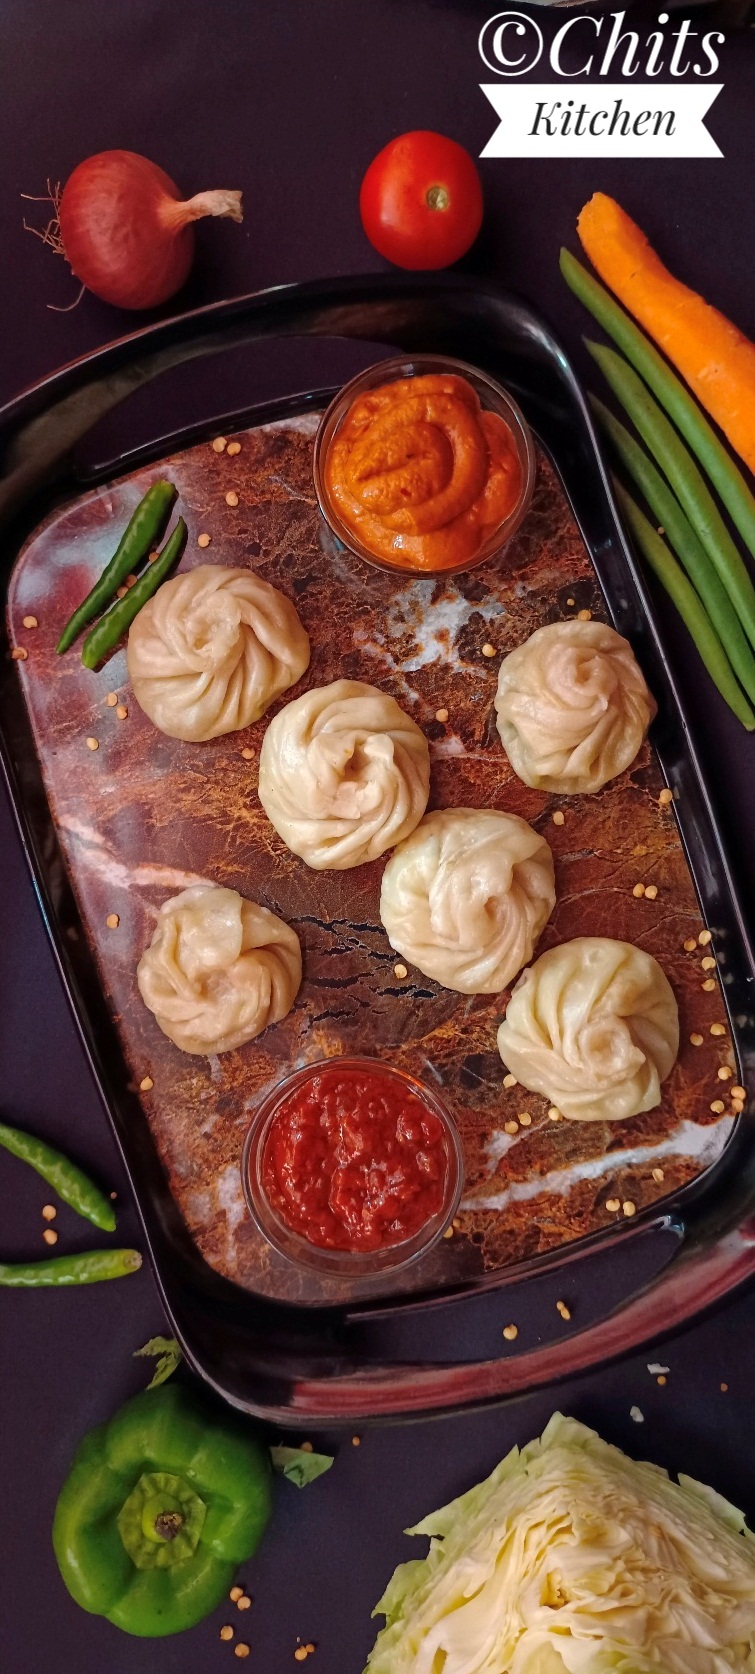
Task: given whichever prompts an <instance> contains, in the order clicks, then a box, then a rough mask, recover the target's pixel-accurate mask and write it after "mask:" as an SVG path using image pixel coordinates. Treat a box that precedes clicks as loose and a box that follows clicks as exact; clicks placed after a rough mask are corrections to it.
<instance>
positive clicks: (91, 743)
mask: <svg viewBox="0 0 755 1674" xmlns="http://www.w3.org/2000/svg"><path fill="white" fill-rule="evenodd" d="M99 747H100V745H99V739H97V738H88V739H87V749H88V750H99Z"/></svg>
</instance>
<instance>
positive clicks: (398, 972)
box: [393, 965, 409, 982]
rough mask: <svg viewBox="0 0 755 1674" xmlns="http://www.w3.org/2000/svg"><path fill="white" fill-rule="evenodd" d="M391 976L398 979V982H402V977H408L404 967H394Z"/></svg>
mask: <svg viewBox="0 0 755 1674" xmlns="http://www.w3.org/2000/svg"><path fill="white" fill-rule="evenodd" d="M393 975H394V976H397V977H398V979H399V982H403V980H404V977H406V976H408V975H409V972H408V971H407V968H406V966H405V965H394V967H393Z"/></svg>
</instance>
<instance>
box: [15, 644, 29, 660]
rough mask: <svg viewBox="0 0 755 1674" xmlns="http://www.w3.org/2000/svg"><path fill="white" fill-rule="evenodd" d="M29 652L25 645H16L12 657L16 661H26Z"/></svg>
mask: <svg viewBox="0 0 755 1674" xmlns="http://www.w3.org/2000/svg"><path fill="white" fill-rule="evenodd" d="M28 655H29V653H28V651H27V650H26V648H25V646H23V645H14V647H13V650H12V651H11V657H12V658H13V661H14V663H25V662H26V659H27V657H28Z"/></svg>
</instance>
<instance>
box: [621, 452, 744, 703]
mask: <svg viewBox="0 0 755 1674" xmlns="http://www.w3.org/2000/svg"><path fill="white" fill-rule="evenodd" d="M614 488H615V491H616V494H617V497H618V500H619V504H620V506H621V508H622V511H623V512H624V515H625V517H626V520H627V522H628V524H629V527H630V529H631V531H632V534H633V535H634V538H635V540H636V542H637V545H638V547H639V548H640V551H641V552H642V554H643V557H644V558H645V559H646V561H647V563H648V564H649V565H650V568H651V570H652V571H653V573H654V574H655V575H656V576H657V577H658V580H659V581H660V583H661V585H662V586H663V587H664V588H665V590H666V592H667V593H668V596H669V598H670V599H671V600H672V601H673V603H674V604H675V605H676V608H677V610H678V612H679V615H680V616H681V618H682V621H683V623H684V625H685V627H686V628H687V630H688V632H689V633H690V634H691V636H692V639H693V640H694V643H695V645H696V647H697V650H698V651H699V653H700V656H701V658H702V660H703V662H704V664H705V667H706V668H707V670H708V673H709V675H710V677H711V680H712V681H713V684H714V685H715V686H717V687H718V690H719V692H720V693H721V696H722V698H724V699H725V701H726V702H727V703H728V705H729V708H730V709H732V710H733V711H734V714H735V715H736V717H737V720H738V721H741V722H742V725H743V727H746V728H747V731H748V732H752V731H753V729H755V714H753V711H752V709H751V708H750V705H749V703H748V702H747V699H746V697H745V695H744V692H743V691H742V690H741V688H740V687H739V686H738V685H737V682H736V680H735V678H734V675H733V674H732V671H731V666H730V664H729V659H728V657H727V655H726V652H725V651H724V648H723V646H722V644H721V641H720V639H719V637H718V634H717V633H716V631H715V628H713V627H712V626H711V624H710V622H709V620H708V617H707V616H706V614H705V611H704V609H703V607H702V605H701V603H700V600H699V599H698V596H697V594H696V592H695V589H694V587H693V586H692V583H691V582H690V581H688V580H687V577H686V575H685V574H684V571H683V570H682V569H681V567H680V565H679V564H677V562H676V559H675V558H673V557H672V555H671V553H670V552H669V549H668V547H667V545H666V543H665V541H663V540H662V539H661V537H660V535H659V534H657V533H656V531H655V529H654V528H653V525H652V523H649V522H648V519H647V518H646V516H645V514H644V512H641V511H640V508H639V506H637V505H635V502H634V500H633V499H632V497H631V495H629V494H627V491H626V489H625V488H623V487H622V484H621V483H620V482H616V481H614Z"/></svg>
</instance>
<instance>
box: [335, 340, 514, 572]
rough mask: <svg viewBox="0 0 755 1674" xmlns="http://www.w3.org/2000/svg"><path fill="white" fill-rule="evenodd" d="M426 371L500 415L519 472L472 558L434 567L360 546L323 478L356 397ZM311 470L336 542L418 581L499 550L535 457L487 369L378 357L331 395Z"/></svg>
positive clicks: (424, 358)
mask: <svg viewBox="0 0 755 1674" xmlns="http://www.w3.org/2000/svg"><path fill="white" fill-rule="evenodd" d="M429 372H438V373H441V374H442V373H446V372H448V373H453V374H454V375H456V376H458V377H461V378H465V379H466V381H467V383H469V384H471V385H472V388H473V390H474V391H475V393H476V394H477V396H478V397H479V401H480V406H481V407H483V408H484V409H486V410H487V411H488V412H491V413H497V414H498V416H499V418H502V419H503V420H504V422H505V423H506V424H507V425H508V427H509V429H510V430H511V432H512V434H513V437H514V441H515V443H516V451H517V455H518V458H519V466H520V470H521V476H522V481H521V489H520V493H519V498H518V500H517V502H516V505H515V506H514V508H513V510H512V511H510V512H509V515H508V517H505V518H504V519H503V521H502V522H501V523H500V524H499V525H498V527H497V528H496V529H495V530H494V531H493V533H492V534H491V535H489V536H488V539H487V540H486V541H485V542H484V544H483V545H482V546H481V547H480V548H479V550H478V551H477V552H475V553H474V554H473V556H472V557H471V558H465V559H464V561H463V563H460V564H448V565H444V566H443V567H442V568H440V569H436V570H431V569H424V568H422V569H419V568H418V567H417V565H416V564H399V563H396V564H394V563H391V562H389V560H388V559H387V558H381V557H380V556H379V555H378V554H377V553H375V552H371V551H370V549H369V547H366V546H363V545H362V543H361V541H360V540H359V539H358V537H357V536H356V535H355V534H354V533H353V531H352V530H350V529H349V528H347V526H346V524H345V523H343V522H342V520H341V517H340V515H339V513H338V510H337V508H336V507H335V506H334V505H333V503H332V501H331V498H330V494H329V491H328V485H327V482H326V480H325V463H326V459H327V455H328V450H329V448H330V446H331V443H332V442H333V440H334V438H335V436H336V435H337V433H338V431H339V430H340V428H341V425H342V424H343V422H344V419H345V418H346V415H347V413H348V411H349V409H350V407H351V406H352V404H353V402H354V401H355V400H356V399H357V397H358V396H360V395H364V394H366V393H367V391H369V390H372V389H377V388H378V387H379V386H380V385H381V384H391V383H395V381H396V379H398V378H416V377H421V376H425V375H426V374H427V373H429ZM312 470H313V476H314V484H315V494H316V495H317V503H318V505H319V507H320V512H321V514H322V516H323V518H324V520H325V523H326V524H327V526H328V528H329V529H330V532H331V534H332V535H333V536H334V537H335V540H336V541H337V542H338V544H339V546H341V547H343V548H344V549H345V550H346V551H347V552H351V553H353V554H354V556H355V557H356V558H363V559H364V561H365V563H366V564H372V565H374V567H375V568H376V569H378V570H387V571H389V572H393V573H394V574H398V575H411V576H414V578H415V580H421V579H422V577H423V576H444V575H460V574H461V572H462V571H463V570H476V569H477V568H478V566H479V565H480V564H486V563H489V562H490V560H491V559H493V558H497V557H498V556H499V555H500V553H501V552H503V549H504V547H506V546H507V545H508V543H509V541H510V540H511V538H512V536H513V535H515V534H516V531H517V529H518V528H519V526H520V524H521V523H522V521H523V519H524V518H525V517H526V515H527V512H528V510H529V506H530V502H531V500H532V494H533V490H534V487H535V477H536V475H537V458H536V455H535V444H534V442H533V440H532V432H531V430H530V428H529V425H528V424H527V421H526V419H525V418H524V416H523V414H522V413H521V412H520V410H519V408H518V406H517V404H516V402H515V401H514V400H513V399H512V397H511V396H510V395H507V393H506V391H505V389H503V388H502V387H501V385H500V384H497V383H496V382H495V380H494V379H493V378H489V377H488V375H487V373H486V372H480V371H479V369H478V368H477V367H476V366H468V365H467V363H466V361H463V360H454V359H452V357H451V356H450V355H411V356H408V355H407V356H401V358H400V359H396V360H381V361H380V362H379V363H378V365H377V366H370V367H368V369H367V371H366V372H360V373H359V375H358V377H356V378H352V380H351V382H350V383H348V384H345V385H344V387H343V389H342V390H340V391H339V393H338V395H336V396H335V397H334V399H333V400H332V401H331V403H330V406H329V407H328V408H327V410H326V411H325V412H324V413H323V416H322V418H321V420H320V424H319V428H318V430H317V434H316V436H315V446H314V455H313V462H312Z"/></svg>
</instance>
